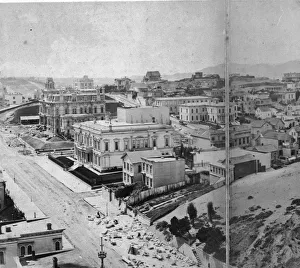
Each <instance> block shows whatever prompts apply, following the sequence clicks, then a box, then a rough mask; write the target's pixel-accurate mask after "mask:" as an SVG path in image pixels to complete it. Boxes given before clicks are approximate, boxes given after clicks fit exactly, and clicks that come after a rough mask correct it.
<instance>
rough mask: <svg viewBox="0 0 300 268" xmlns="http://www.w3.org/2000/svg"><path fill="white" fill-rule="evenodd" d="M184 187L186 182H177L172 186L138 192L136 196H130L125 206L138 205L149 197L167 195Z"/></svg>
mask: <svg viewBox="0 0 300 268" xmlns="http://www.w3.org/2000/svg"><path fill="white" fill-rule="evenodd" d="M185 185H186V182H185V181H182V182H178V183H174V184H169V185H165V186H161V187H158V188H152V189H149V190H146V191H143V192H140V193H138V194H137V195H134V196H130V197H129V199H128V201H127V204H128V205H131V206H132V205H135V204H138V203H140V202H142V201H144V200H146V199H147V198H149V197H150V196H157V195H161V194H163V193H167V192H170V191H173V190H176V189H178V188H181V187H183V186H185Z"/></svg>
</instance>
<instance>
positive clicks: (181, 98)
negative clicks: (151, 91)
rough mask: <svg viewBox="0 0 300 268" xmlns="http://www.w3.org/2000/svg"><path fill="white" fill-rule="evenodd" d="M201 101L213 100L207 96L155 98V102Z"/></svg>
mask: <svg viewBox="0 0 300 268" xmlns="http://www.w3.org/2000/svg"><path fill="white" fill-rule="evenodd" d="M199 99H211V97H207V96H188V97H167V98H155V100H159V101H162V100H199Z"/></svg>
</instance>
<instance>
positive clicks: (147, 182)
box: [144, 176, 153, 188]
mask: <svg viewBox="0 0 300 268" xmlns="http://www.w3.org/2000/svg"><path fill="white" fill-rule="evenodd" d="M144 184H145V185H146V186H148V187H149V188H152V187H153V179H152V178H149V177H147V176H146V177H145V178H144Z"/></svg>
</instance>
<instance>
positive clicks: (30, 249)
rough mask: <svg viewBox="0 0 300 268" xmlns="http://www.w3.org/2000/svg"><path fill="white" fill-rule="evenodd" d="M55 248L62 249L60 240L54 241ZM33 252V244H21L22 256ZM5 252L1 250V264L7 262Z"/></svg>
mask: <svg viewBox="0 0 300 268" xmlns="http://www.w3.org/2000/svg"><path fill="white" fill-rule="evenodd" d="M54 247H55V250H61V243H60V241H56V242H55V243H54ZM32 252H33V246H32V245H27V246H25V245H24V246H20V256H25V255H31V254H32ZM4 253H5V252H4V251H0V264H5V254H4Z"/></svg>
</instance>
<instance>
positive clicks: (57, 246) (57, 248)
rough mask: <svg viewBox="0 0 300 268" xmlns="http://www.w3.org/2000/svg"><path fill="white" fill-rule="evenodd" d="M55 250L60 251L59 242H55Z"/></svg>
mask: <svg viewBox="0 0 300 268" xmlns="http://www.w3.org/2000/svg"><path fill="white" fill-rule="evenodd" d="M55 250H60V242H59V241H56V242H55Z"/></svg>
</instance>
